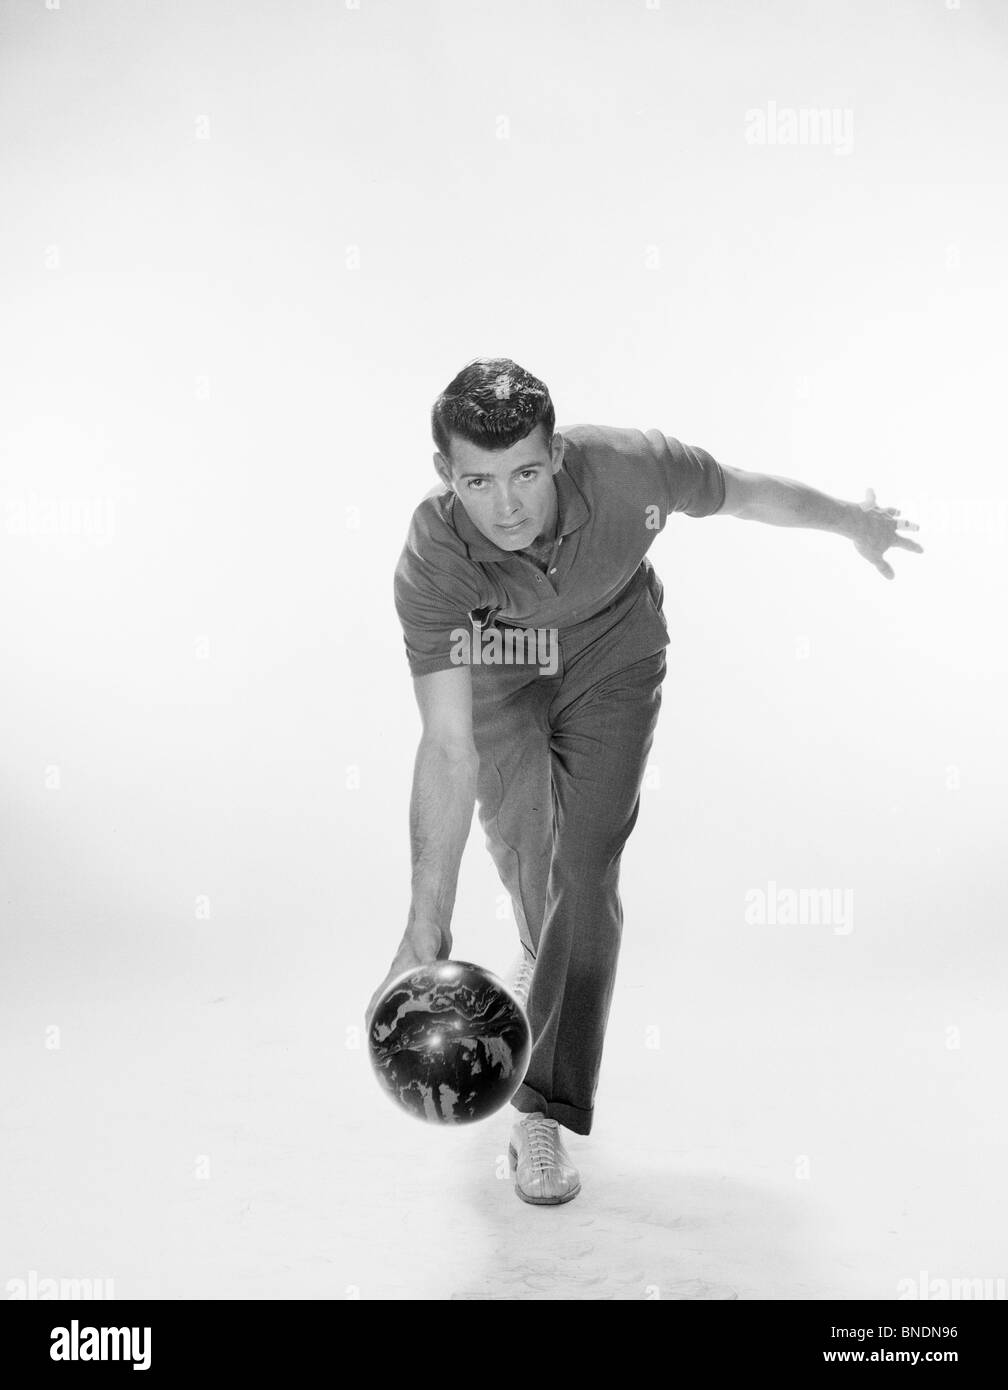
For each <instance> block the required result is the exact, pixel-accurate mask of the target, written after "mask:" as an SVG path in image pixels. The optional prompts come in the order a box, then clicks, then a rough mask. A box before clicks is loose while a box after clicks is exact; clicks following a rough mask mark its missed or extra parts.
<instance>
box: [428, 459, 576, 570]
mask: <svg viewBox="0 0 1008 1390" xmlns="http://www.w3.org/2000/svg"><path fill="white" fill-rule="evenodd" d="M553 482H554V484H555V486H556V490H557V508H558V512H559V526H558V529H557V534H558V535H560V536H569V535H570V533H571V532H572V531H576V530H577V529H578V527H579V526H583V525H584V523H585V522H586V521H587V520H588V517H589V515H590V513H589V511H588V503H587V502H586V501H585V499H584V495H583V494H582V492H581V489H580V488H579V487H578V485H577V483H575V481H574V479H573V478H572V477H571V476H570V474H569V473H568V472H566V471H565V469H564V468H563V467H562V466H561V467H560V468H559V469H558V470H557V472H556V473H554V474H553ZM452 524H453V525H454V527H455V530H456V531H457V533H458V534H459V536H460V537H461V538H462V540H464V541H465V543H466V548H467V549H468V551H469V558H470V560H506V559H508V557H509V556H511V555H513V554H514V553H515V552H514V551H513V550H504V549H503V548H502V547H501V546H499V545H495V544H494V542H493V541H492V540H490V539H488V537H486V536H484V534H483V532H482V531H480V530H478V529H477V528H476V526H474V525H473V523H472V522H471V521H470V519H469V513H468V512H467V511H466V509H465V507H463V505H462V503H461V502H460V501H459V499H458V495H457V494H456V493H454V492H453V493H452Z"/></svg>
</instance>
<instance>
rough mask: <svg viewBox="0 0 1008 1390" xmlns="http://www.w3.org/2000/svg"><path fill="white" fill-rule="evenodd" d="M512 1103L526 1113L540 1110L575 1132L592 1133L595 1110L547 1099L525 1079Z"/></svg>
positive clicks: (547, 1116) (548, 1117)
mask: <svg viewBox="0 0 1008 1390" xmlns="http://www.w3.org/2000/svg"><path fill="white" fill-rule="evenodd" d="M511 1104H512V1105H513V1106H514V1108H515V1109H516V1110H520V1111H521V1112H522V1113H523V1114H524V1115H528V1114H530V1113H531V1112H533V1111H535V1110H538V1111H539V1113H540V1114H541V1115H545V1116H546V1118H547V1119H548V1120H556V1121H557V1123H558V1124H561V1125H563V1127H564V1128H565V1129H569V1130H571V1131H572V1132H573V1133H574V1134H590V1133H591V1127H592V1120H593V1118H594V1115H595V1112H594V1110H582V1109H581V1107H580V1106H578V1105H565V1104H564V1103H563V1101H558V1100H547V1099H546V1097H545V1096H543V1095H540V1094H539V1092H538V1091H533V1089H532V1087H531V1086H526V1085H525V1083H524V1081H523V1082H522V1084H521V1085H520V1086H519V1087H518V1089H517V1091H515V1093H514V1095H513V1096H512V1097H511Z"/></svg>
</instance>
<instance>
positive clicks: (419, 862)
mask: <svg viewBox="0 0 1008 1390" xmlns="http://www.w3.org/2000/svg"><path fill="white" fill-rule="evenodd" d="M413 689H414V691H415V693H416V700H417V704H418V706H419V708H420V717H421V720H422V721H423V732H422V733H421V736H420V745H419V747H418V749H417V755H416V763H415V765H414V768H413V792H412V796H411V799H410V839H411V843H412V860H413V872H412V894H411V902H410V911H409V917H408V919H407V924H406V930H405V932H404V934H403V938H402V941H401V942H400V944H399V949H398V951H397V952H396V955H395V956H394V958H393V960H392V964H391V966H390V967H389V970H388V973H387V975H386V976H385V979H384V980H383V981H382V983H381V984H380V985H379V986H378V988H377V989H376V990H375V992H374V994H373V995H372V996H371V1000H370V1002H369V1004H368V1006H367V1010H366V1017H367V1019H368V1022H369V1023H370V1018H371V1014H372V1012H373V1010H374V1006H375V1004H376V1003H377V1002H378V999H379V998H380V997H381V995H382V994H383V993H384V992H385V988H386V986H387V985H388V984H389V982H390V981H391V980H393V979H394V978H395V977H396V976H397V975H401V974H403V972H404V971H406V970H410V969H412V968H413V967H415V966H418V965H423V964H427V963H429V962H430V961H433V960H447V959H448V957H449V956H450V955H451V947H452V935H451V919H452V910H453V908H454V906H455V892H456V889H457V886H458V872H459V865H460V864H461V862H462V851H463V850H464V849H465V844H466V840H467V839H468V838H469V830H470V827H471V825H472V817H473V808H474V806H475V804H476V769H477V766H478V758H477V753H476V745H475V743H474V741H473V728H472V673H471V671H470V668H469V667H468V666H454V667H452V668H451V669H450V670H448V671H435V672H433V673H432V674H431V675H427V676H415V677H414V678H413Z"/></svg>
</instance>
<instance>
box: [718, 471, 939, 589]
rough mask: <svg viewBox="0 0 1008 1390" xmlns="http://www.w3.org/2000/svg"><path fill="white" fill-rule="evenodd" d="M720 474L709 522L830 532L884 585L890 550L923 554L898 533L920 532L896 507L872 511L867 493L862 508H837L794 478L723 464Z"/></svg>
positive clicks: (838, 503)
mask: <svg viewBox="0 0 1008 1390" xmlns="http://www.w3.org/2000/svg"><path fill="white" fill-rule="evenodd" d="M721 471H722V472H723V473H724V479H725V500H724V504H723V505H722V506H721V507H720V508H719V509H718V510H717V511H716V512H714V513H712V515H713V516H737V517H741V518H742V520H744V521H764V522H767V523H768V524H769V525H770V526H806V527H809V528H811V529H812V530H815V531H833V532H835V533H836V534H837V535H838V536H846V537H847V539H848V540H851V541H853V542H854V547H855V549H856V550H857V552H858V554H859V555H863V556H864V558H865V559H866V560H867V561H868V562H869V564H872V565H874V566H875V568H876V569H877V570H878V572H879V574H881V575H884V576H885V578H886V579H895V578H896V575H895V573H894V571H893V568H892V566H891V565H890V564H888V563H887V561H886V560H884V559H883V556H884V554H885V552H886V550H888V549H889V547H890V546H897V547H898V548H899V549H901V550H912V551H915V552H916V553H917V554H923V553H924V547H923V546H922V545H918V544H917V542H916V541H912V540H910V539H909V538H908V537H907V536H902V535H900V534H899V532H900V531H919V530H920V527H919V526H917V525H916V524H915V523H914V522H912V521H905V520H903V519H902V518H901V516H900V512H899V509H898V508H897V507H879V506H876V504H875V494H874V492H873V491H872V490H871V488H868V489H867V492H866V495H865V500H864V501H863V502H841V501H840V500H839V499H838V498H836V497H830V496H828V495H827V494H826V493H825V492H819V491H817V490H816V489H815V488H814V487H809V486H808V485H807V484H805V483H799V482H796V481H795V479H794V478H778V477H775V476H774V475H773V474H771V473H747V472H746V471H745V470H744V469H742V468H731V467H729V465H728V464H724V463H723V464H721Z"/></svg>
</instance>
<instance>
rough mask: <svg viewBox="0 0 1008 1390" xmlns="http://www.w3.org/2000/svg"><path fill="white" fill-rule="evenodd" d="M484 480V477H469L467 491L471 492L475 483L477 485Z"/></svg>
mask: <svg viewBox="0 0 1008 1390" xmlns="http://www.w3.org/2000/svg"><path fill="white" fill-rule="evenodd" d="M485 482H486V479H485V478H470V479H469V491H470V492H472V490H473V488H474V487H476V485H477V484H478V483H485Z"/></svg>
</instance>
